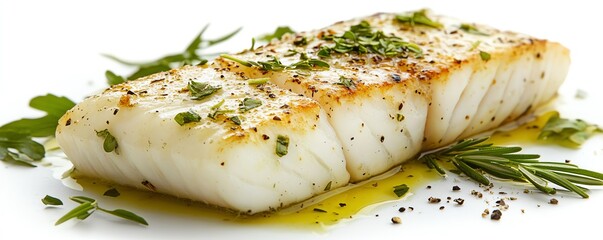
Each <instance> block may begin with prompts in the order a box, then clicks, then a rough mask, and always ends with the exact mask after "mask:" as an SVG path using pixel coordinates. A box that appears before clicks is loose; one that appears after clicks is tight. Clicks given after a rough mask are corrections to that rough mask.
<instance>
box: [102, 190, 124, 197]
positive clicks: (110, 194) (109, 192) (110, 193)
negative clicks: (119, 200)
mask: <svg viewBox="0 0 603 240" xmlns="http://www.w3.org/2000/svg"><path fill="white" fill-rule="evenodd" d="M119 195H121V193H119V191H117V189H115V188H110V189H109V190H107V191H105V193H103V196H107V197H119Z"/></svg>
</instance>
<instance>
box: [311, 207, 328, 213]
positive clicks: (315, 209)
mask: <svg viewBox="0 0 603 240" xmlns="http://www.w3.org/2000/svg"><path fill="white" fill-rule="evenodd" d="M312 211H315V212H319V213H326V212H327V211H326V210H324V209H320V208H314V209H312Z"/></svg>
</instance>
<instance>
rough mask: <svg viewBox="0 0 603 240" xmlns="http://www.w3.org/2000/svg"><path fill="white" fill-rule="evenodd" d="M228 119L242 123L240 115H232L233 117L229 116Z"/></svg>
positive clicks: (235, 122) (237, 123)
mask: <svg viewBox="0 0 603 240" xmlns="http://www.w3.org/2000/svg"><path fill="white" fill-rule="evenodd" d="M228 119H229V120H230V121H232V122H233V123H234V124H236V125H241V119H240V118H239V116H232V117H229V118H228Z"/></svg>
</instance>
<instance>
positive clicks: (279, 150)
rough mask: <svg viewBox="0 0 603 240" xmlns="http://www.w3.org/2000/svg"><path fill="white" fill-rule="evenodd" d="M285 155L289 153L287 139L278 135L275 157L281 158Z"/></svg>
mask: <svg viewBox="0 0 603 240" xmlns="http://www.w3.org/2000/svg"><path fill="white" fill-rule="evenodd" d="M287 153H289V137H287V136H284V135H278V136H277V138H276V155H278V156H279V157H282V156H285V155H287Z"/></svg>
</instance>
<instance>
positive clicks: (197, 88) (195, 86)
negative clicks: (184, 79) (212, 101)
mask: <svg viewBox="0 0 603 240" xmlns="http://www.w3.org/2000/svg"><path fill="white" fill-rule="evenodd" d="M220 89H222V87H220V86H218V87H214V86H211V85H209V84H207V83H203V82H195V81H190V82H189V83H188V90H189V91H190V93H191V96H192V97H193V100H201V99H204V98H206V97H209V96H211V95H212V94H214V93H216V92H217V91H218V90H220Z"/></svg>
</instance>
